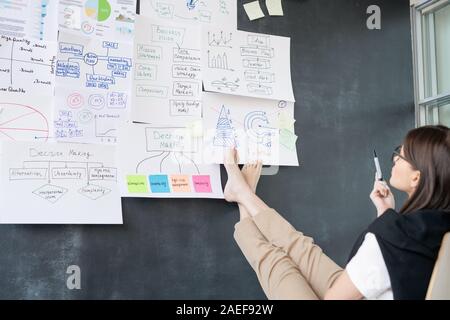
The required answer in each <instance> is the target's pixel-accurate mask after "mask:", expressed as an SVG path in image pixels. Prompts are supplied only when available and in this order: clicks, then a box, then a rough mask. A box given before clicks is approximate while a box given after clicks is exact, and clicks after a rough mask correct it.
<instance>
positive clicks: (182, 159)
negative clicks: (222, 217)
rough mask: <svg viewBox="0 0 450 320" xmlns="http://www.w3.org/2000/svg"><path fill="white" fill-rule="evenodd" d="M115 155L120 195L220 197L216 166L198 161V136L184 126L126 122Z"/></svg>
mask: <svg viewBox="0 0 450 320" xmlns="http://www.w3.org/2000/svg"><path fill="white" fill-rule="evenodd" d="M122 135H123V138H122ZM125 154H127V156H125ZM118 155H119V162H120V164H119V165H120V168H121V171H122V175H123V177H122V178H123V179H124V183H123V184H122V194H123V195H124V196H127V197H134V196H142V197H195V198H197V197H201V198H223V192H222V187H221V183H220V170H219V167H218V166H215V165H203V164H201V163H202V148H201V138H199V137H195V136H193V135H192V133H191V132H190V130H189V129H187V128H186V127H156V126H149V125H146V124H133V125H129V124H128V125H126V126H125V127H124V128H123V132H122V133H121V139H120V141H119V145H118Z"/></svg>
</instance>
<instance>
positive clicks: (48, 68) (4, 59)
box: [0, 36, 56, 96]
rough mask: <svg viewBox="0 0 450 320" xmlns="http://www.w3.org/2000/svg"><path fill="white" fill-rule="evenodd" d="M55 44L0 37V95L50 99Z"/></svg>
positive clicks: (53, 75) (52, 86)
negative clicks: (19, 94)
mask: <svg viewBox="0 0 450 320" xmlns="http://www.w3.org/2000/svg"><path fill="white" fill-rule="evenodd" d="M55 61H56V43H55V42H52V41H41V40H35V39H27V38H15V37H10V36H0V94H3V93H4V92H15V93H21V94H26V95H30V94H40V95H49V96H51V95H53V89H54V78H55Z"/></svg>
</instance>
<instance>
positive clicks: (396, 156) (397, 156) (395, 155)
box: [391, 146, 412, 165]
mask: <svg viewBox="0 0 450 320" xmlns="http://www.w3.org/2000/svg"><path fill="white" fill-rule="evenodd" d="M401 150H402V146H398V147H396V148H395V149H394V152H392V158H391V161H392V165H394V164H395V163H396V162H397V161H398V159H402V160H404V161H406V162H408V163H409V164H411V165H412V163H411V162H410V161H408V160H407V159H406V158H405V157H404V156H402V155H401V154H400V152H401Z"/></svg>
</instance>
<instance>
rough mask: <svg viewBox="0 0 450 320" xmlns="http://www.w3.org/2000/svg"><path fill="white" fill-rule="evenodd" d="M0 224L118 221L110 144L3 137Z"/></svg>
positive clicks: (118, 202)
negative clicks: (24, 140)
mask: <svg viewBox="0 0 450 320" xmlns="http://www.w3.org/2000/svg"><path fill="white" fill-rule="evenodd" d="M2 149H3V157H2V162H1V171H0V172H1V173H0V179H1V180H0V181H1V184H0V185H1V188H0V189H2V193H3V195H4V197H3V201H2V203H1V204H0V222H1V223H24V224H28V223H57V224H60V223H67V224H79V223H83V224H120V223H122V213H121V211H122V210H121V199H120V194H119V191H118V186H117V168H116V165H115V163H114V159H115V148H114V147H111V146H99V145H83V144H55V143H36V142H4V143H3V147H2Z"/></svg>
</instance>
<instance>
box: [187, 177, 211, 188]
mask: <svg viewBox="0 0 450 320" xmlns="http://www.w3.org/2000/svg"><path fill="white" fill-rule="evenodd" d="M192 182H193V183H194V189H195V192H212V190H211V180H210V178H209V176H205V175H203V176H192Z"/></svg>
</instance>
